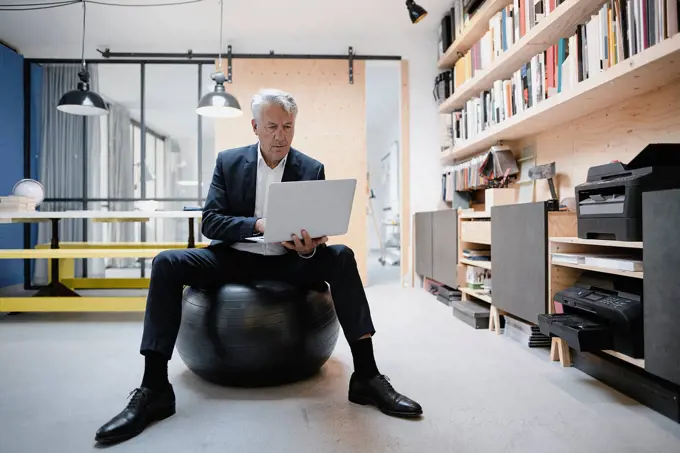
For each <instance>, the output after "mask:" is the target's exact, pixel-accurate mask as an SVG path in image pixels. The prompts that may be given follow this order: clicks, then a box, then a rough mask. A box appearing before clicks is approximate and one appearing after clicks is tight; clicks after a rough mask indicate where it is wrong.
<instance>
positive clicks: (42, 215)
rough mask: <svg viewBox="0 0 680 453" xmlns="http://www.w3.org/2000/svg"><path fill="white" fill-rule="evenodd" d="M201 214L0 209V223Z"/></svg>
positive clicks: (192, 214) (193, 213) (198, 213)
mask: <svg viewBox="0 0 680 453" xmlns="http://www.w3.org/2000/svg"><path fill="white" fill-rule="evenodd" d="M202 216H203V212H201V211H26V212H2V211H0V223H9V222H34V221H40V220H50V219H131V220H134V219H198V218H201V217H202Z"/></svg>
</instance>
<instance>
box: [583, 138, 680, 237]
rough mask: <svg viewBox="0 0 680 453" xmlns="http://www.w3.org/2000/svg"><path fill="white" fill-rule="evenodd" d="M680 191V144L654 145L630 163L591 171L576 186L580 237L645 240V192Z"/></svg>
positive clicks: (615, 163)
mask: <svg viewBox="0 0 680 453" xmlns="http://www.w3.org/2000/svg"><path fill="white" fill-rule="evenodd" d="M675 188H680V144H651V145H648V146H647V147H646V148H645V149H643V150H642V151H641V152H640V153H639V154H638V155H637V156H636V157H635V158H634V159H633V160H632V161H630V163H628V164H623V163H621V162H612V163H609V164H605V165H598V166H595V167H591V168H590V169H588V178H587V180H586V182H585V183H583V184H579V185H578V186H576V187H575V192H576V205H577V208H576V211H577V218H578V237H579V238H582V239H605V240H614V241H641V240H642V193H643V192H648V191H653V190H664V189H675Z"/></svg>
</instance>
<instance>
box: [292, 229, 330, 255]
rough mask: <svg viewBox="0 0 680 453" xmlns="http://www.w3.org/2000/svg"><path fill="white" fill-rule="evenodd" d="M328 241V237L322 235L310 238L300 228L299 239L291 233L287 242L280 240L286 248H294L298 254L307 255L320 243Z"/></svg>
mask: <svg viewBox="0 0 680 453" xmlns="http://www.w3.org/2000/svg"><path fill="white" fill-rule="evenodd" d="M327 241H328V237H326V236H323V237H320V238H318V239H312V238H311V237H309V233H307V232H306V231H305V230H302V239H300V238H299V237H298V236H297V235H296V234H294V235H293V240H292V241H288V242H282V243H281V245H283V246H284V247H285V248H287V249H288V250H295V251H296V252H298V253H299V254H300V255H309V254H310V253H312V252H314V250H315V249H316V248H317V247H318V246H320V245H321V244H325V243H326V242H327Z"/></svg>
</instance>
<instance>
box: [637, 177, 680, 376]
mask: <svg viewBox="0 0 680 453" xmlns="http://www.w3.org/2000/svg"><path fill="white" fill-rule="evenodd" d="M678 225H680V190H664V191H659V192H647V193H644V194H643V195H642V240H643V244H644V249H643V254H644V255H643V262H644V272H645V278H644V282H643V308H642V309H643V316H644V317H643V320H644V321H643V322H644V341H645V370H646V371H648V372H650V373H652V374H654V375H656V376H659V377H661V378H663V379H666V380H668V381H670V382H673V383H675V384H678V385H680V327H679V326H680V278H678V276H679V275H680V227H679V226H678Z"/></svg>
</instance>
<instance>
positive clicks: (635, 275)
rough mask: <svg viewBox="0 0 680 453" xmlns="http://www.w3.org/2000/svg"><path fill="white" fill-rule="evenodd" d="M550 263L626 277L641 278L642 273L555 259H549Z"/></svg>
mask: <svg viewBox="0 0 680 453" xmlns="http://www.w3.org/2000/svg"><path fill="white" fill-rule="evenodd" d="M551 264H552V265H553V266H563V267H572V268H574V269H581V270H584V271H597V272H602V273H604V274H614V275H625V276H626V277H633V278H643V277H642V275H643V273H642V271H639V272H633V271H622V270H620V269H611V268H608V267H598V266H588V265H586V264H572V263H561V262H555V261H551Z"/></svg>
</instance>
